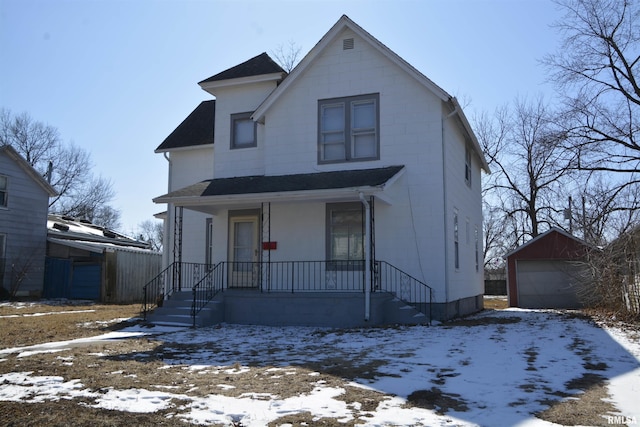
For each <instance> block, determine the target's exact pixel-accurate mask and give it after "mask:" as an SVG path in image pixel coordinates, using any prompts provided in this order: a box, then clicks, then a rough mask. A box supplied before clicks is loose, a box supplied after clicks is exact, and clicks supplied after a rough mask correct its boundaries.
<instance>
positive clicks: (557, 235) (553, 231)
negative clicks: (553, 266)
mask: <svg viewBox="0 0 640 427" xmlns="http://www.w3.org/2000/svg"><path fill="white" fill-rule="evenodd" d="M551 239H553V240H551ZM558 239H561V240H563V241H564V242H567V241H569V242H573V245H574V247H573V248H572V249H575V248H584V249H586V248H593V245H590V244H589V243H587V242H585V241H584V240H582V239H580V238H578V237H576V236H574V235H572V234H569V233H567V232H566V231H564V230H562V229H561V228H558V227H551V228H550V229H549V230H547V231H545V232H544V233H542V234H538V235H537V236H536V237H534V238H533V239H531V240H529V241H528V242H526V243H523V244H522V245H520V246H518V247H517V248H515V249H513V250H512V251H510V252H509V253H507V254H506V255H504V256H503V258H505V259H506V258H508V257H511V256H513V255H515V254H518V253H520V252H522V251H524V250H526V249H527V248H530V247H532V246H535V245H537V244H539V243H540V242H543V241H545V240H550V242H551V243H553V244H554V245H556V246H557V245H558V243H557V242H558V241H559V240H558ZM555 249H556V250H560V251H562V250H565V251H566V250H567V248H566V247H562V248H557V247H556V248H555ZM552 255H556V257H557V254H549V258H553V256H552Z"/></svg>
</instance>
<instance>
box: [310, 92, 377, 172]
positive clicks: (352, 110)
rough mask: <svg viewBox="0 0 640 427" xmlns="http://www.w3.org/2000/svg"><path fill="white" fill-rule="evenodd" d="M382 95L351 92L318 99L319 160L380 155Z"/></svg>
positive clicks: (327, 160) (323, 161) (372, 157)
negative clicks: (347, 94) (353, 93)
mask: <svg viewBox="0 0 640 427" xmlns="http://www.w3.org/2000/svg"><path fill="white" fill-rule="evenodd" d="M379 104H380V96H379V95H378V94H371V95H360V96H350V97H346V98H334V99H324V100H321V101H318V162H319V163H337V162H348V161H362V160H377V159H379V158H380V153H379V150H380V143H379V141H380V129H379V121H380V120H379V117H380V109H379Z"/></svg>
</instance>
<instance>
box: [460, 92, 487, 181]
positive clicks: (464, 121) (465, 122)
mask: <svg viewBox="0 0 640 427" xmlns="http://www.w3.org/2000/svg"><path fill="white" fill-rule="evenodd" d="M450 101H451V103H452V104H453V107H454V108H455V110H454V112H455V113H456V114H457V115H458V117H459V118H460V123H462V127H463V128H464V130H465V132H466V133H467V135H468V136H469V139H471V142H472V144H473V148H474V150H475V152H476V154H477V155H478V157H479V158H480V167H481V168H482V170H484V171H485V173H487V174H491V169H490V168H489V163H487V159H485V157H484V153H483V151H482V147H480V142H479V141H478V138H477V137H476V134H475V132H473V129H472V128H471V124H470V123H469V120H468V119H467V116H466V114H464V111H463V110H462V107H461V106H460V103H459V102H458V99H457V98H456V97H451V98H450Z"/></svg>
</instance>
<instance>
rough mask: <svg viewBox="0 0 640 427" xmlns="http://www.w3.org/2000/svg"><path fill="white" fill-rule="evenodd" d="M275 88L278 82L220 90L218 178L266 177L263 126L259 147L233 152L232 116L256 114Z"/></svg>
mask: <svg viewBox="0 0 640 427" xmlns="http://www.w3.org/2000/svg"><path fill="white" fill-rule="evenodd" d="M275 88H276V84H275V83H274V82H263V83H253V84H250V85H247V86H243V87H238V86H232V87H228V88H218V89H216V91H215V95H216V121H215V134H214V139H215V147H216V158H215V177H216V178H226V177H230V176H242V175H262V174H264V172H265V165H264V153H263V151H264V143H263V140H264V135H263V131H264V129H263V126H261V125H258V135H257V138H258V145H257V147H250V148H240V149H235V150H231V148H230V146H231V115H232V114H237V113H246V112H253V111H255V109H256V108H258V106H259V105H260V103H261V102H262V101H263V100H264V99H265V98H266V97H267V95H269V93H271V91H273V90H274V89H275Z"/></svg>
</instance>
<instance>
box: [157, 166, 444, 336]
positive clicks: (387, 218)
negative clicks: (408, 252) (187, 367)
mask: <svg viewBox="0 0 640 427" xmlns="http://www.w3.org/2000/svg"><path fill="white" fill-rule="evenodd" d="M403 169H404V168H403V167H402V166H394V167H386V168H379V169H366V170H356V171H336V172H322V173H312V174H299V175H287V176H254V177H238V178H221V179H213V180H208V181H203V182H201V183H198V184H195V185H192V186H190V187H187V188H184V189H181V190H178V191H175V192H172V193H169V194H167V195H165V196H161V197H159V198H157V199H156V200H155V201H156V202H158V203H163V202H165V203H168V204H169V206H170V210H169V215H168V217H169V220H170V224H171V227H170V229H171V237H172V239H171V241H172V245H171V249H172V250H171V251H170V257H171V258H170V259H167V265H168V266H167V268H166V269H165V270H164V271H163V272H162V273H161V274H160V275H159V276H158V277H156V278H155V279H154V280H153V281H151V282H150V283H149V284H148V285H147V286H146V288H145V289H146V296H145V312H147V311H149V309H151V308H153V307H154V306H155V305H160V304H162V305H165V304H166V301H167V300H170V299H171V298H172V297H173V295H174V294H176V293H180V294H181V298H182V299H185V297H184V294H183V293H184V292H191V293H192V295H191V297H190V298H189V299H190V301H191V307H190V313H189V315H190V316H191V318H192V322H193V324H194V325H196V324H198V321H197V319H198V316H202V315H201V314H200V313H201V312H202V311H203V310H204V311H205V312H206V311H208V309H209V308H210V303H211V302H212V301H214V300H216V299H217V300H218V302H220V301H221V300H227V301H228V300H229V298H231V295H235V296H238V295H240V293H239V291H243V293H242V295H243V296H244V300H245V302H246V304H245V309H244V310H243V311H244V312H245V314H244V316H243V318H244V319H245V321H243V322H249V323H261V324H270V323H274V322H275V323H279V324H300V322H304V320H301V319H304V318H309V313H311V312H313V311H314V310H316V311H319V312H320V313H324V318H325V321H326V323H331V322H336V321H337V319H340V318H341V317H344V316H341V315H340V313H344V315H347V314H349V315H351V314H352V313H354V312H358V313H360V314H359V315H358V316H359V318H360V322H371V320H372V318H373V317H375V319H377V320H376V323H378V322H385V316H382V315H378V313H376V314H375V315H373V314H372V313H373V311H376V310H378V311H380V309H378V308H376V309H375V310H374V305H375V304H372V301H374V300H382V299H384V298H381V297H380V296H378V295H387V297H389V296H391V297H392V299H394V300H397V301H404V302H406V303H409V304H410V306H409V307H412V309H414V310H416V313H418V314H420V315H421V316H423V317H425V318H426V319H428V320H426V321H429V320H430V318H431V310H430V308H431V301H432V296H433V292H432V290H431V288H429V286H427V285H426V284H425V283H423V282H421V281H420V280H418V279H416V278H415V277H413V276H412V275H411V274H410V273H407V272H405V271H402V270H401V269H400V268H398V267H396V266H395V265H392V264H391V263H390V262H389V260H388V259H387V260H383V259H382V258H381V259H377V258H376V252H377V250H378V248H377V247H376V223H377V222H378V221H379V220H380V219H382V220H383V221H382V224H383V227H385V229H386V233H384V234H385V235H389V234H391V235H393V240H391V239H385V240H384V241H383V242H381V243H382V245H381V246H380V247H379V249H381V250H380V252H381V253H382V254H395V256H396V259H400V260H401V261H405V258H407V257H403V256H402V255H400V256H399V255H398V252H399V251H397V250H396V249H395V248H396V247H397V246H398V245H400V247H404V246H406V245H404V241H403V240H406V238H407V236H406V235H403V234H402V233H401V232H395V230H393V229H391V228H392V227H395V226H397V225H398V224H401V223H402V222H403V218H402V217H401V216H399V215H402V212H403V211H405V210H403V209H402V208H398V209H397V210H396V211H394V210H392V209H389V207H390V206H392V205H393V200H394V194H393V191H394V190H393V185H394V183H395V182H396V181H397V180H398V178H399V177H400V176H402V173H403V172H402V171H403ZM396 191H397V189H396ZM378 207H381V208H382V209H383V212H384V215H383V216H380V217H378V216H376V211H377V208H378ZM186 212H199V213H200V214H199V215H201V216H200V219H199V222H198V220H195V219H193V218H190V219H187V218H186V215H185V214H186ZM203 214H204V215H203ZM205 222H206V227H202V226H203V225H204V223H205ZM198 227H202V228H200V229H199V228H198ZM202 229H204V231H205V232H204V233H202ZM402 232H404V233H410V230H407V229H406V227H405V228H404V230H403V231H402ZM202 234H204V235H205V236H204V237H205V238H204V239H203V238H201V237H202ZM199 238H200V242H199V243H198V242H197V240H198V239H199ZM194 248H195V249H194ZM205 248H206V250H203V249H205ZM194 257H195V258H198V257H201V258H200V259H203V258H204V259H205V262H204V263H197V262H190V261H191V260H192V259H193V258H194ZM221 294H224V296H222V295H221ZM357 300H359V307H360V308H359V309H357V310H356V309H355V308H354V307H353V306H351V305H349V306H345V305H344V304H345V303H344V302H345V301H357ZM257 301H260V303H259V304H258V303H257ZM305 301H308V302H306V303H305ZM183 305H184V304H183ZM205 307H208V308H207V309H205ZM278 307H280V308H278ZM293 307H295V309H293ZM305 307H306V308H305ZM323 307H324V308H323ZM340 307H342V308H340ZM260 312H261V313H271V314H270V315H268V316H267V315H266V314H265V315H264V316H263V317H260V316H257V317H256V316H253V314H254V313H260ZM301 313H307V315H303V314H301ZM249 314H251V316H250V315H249ZM276 314H277V315H278V316H284V319H285V320H286V319H288V321H285V320H282V319H281V320H278V321H276V320H274V319H275V318H276V317H278V316H276ZM218 317H219V318H220V319H221V320H220V321H233V322H234V323H238V322H239V319H238V316H237V315H233V314H231V313H230V312H227V314H226V315H225V316H222V317H220V316H218ZM321 317H322V316H321ZM387 317H388V316H387ZM249 319H253V320H249ZM338 323H339V322H338ZM343 323H350V324H351V323H354V322H351V321H347V320H346V319H345V320H344V322H343ZM413 323H425V319H421V321H415V322H413ZM343 326H346V325H343Z"/></svg>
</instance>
